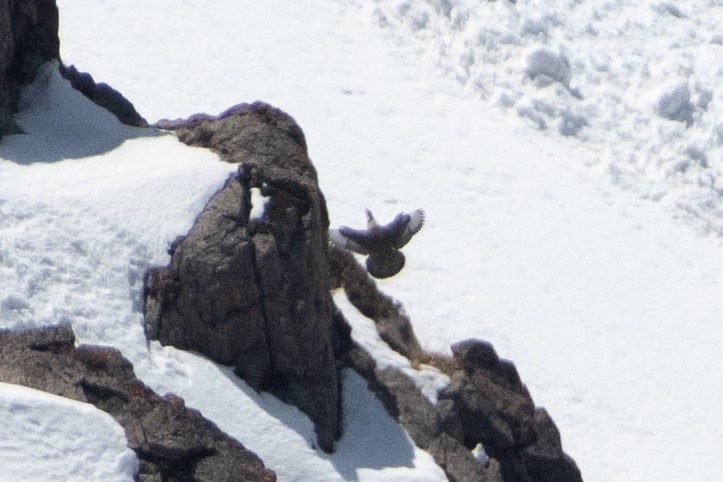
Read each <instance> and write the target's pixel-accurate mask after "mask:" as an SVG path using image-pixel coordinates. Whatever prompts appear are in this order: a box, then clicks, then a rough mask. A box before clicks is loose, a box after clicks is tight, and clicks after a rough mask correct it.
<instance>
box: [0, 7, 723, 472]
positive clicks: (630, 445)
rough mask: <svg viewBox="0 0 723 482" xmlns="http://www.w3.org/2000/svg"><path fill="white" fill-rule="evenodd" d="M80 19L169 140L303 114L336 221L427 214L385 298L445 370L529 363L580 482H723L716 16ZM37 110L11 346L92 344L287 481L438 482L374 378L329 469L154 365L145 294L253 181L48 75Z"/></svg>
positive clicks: (671, 11)
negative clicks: (182, 244)
mask: <svg viewBox="0 0 723 482" xmlns="http://www.w3.org/2000/svg"><path fill="white" fill-rule="evenodd" d="M59 6H60V11H61V23H62V30H61V40H62V55H63V58H64V60H65V61H66V62H68V63H75V64H76V65H77V67H78V68H79V69H81V70H87V71H90V72H92V74H93V75H94V77H95V78H96V79H97V80H98V81H105V82H109V83H110V84H111V85H113V86H114V87H116V88H118V89H119V90H121V91H122V92H123V93H124V94H125V95H126V96H127V97H129V98H130V99H131V100H132V101H133V102H134V103H135V105H136V107H137V108H138V110H139V111H140V112H141V113H142V114H143V115H144V116H146V117H147V118H148V119H149V120H151V121H153V120H156V119H158V118H162V117H168V118H173V117H180V116H188V115H190V114H192V113H195V112H209V113H218V112H220V111H222V110H224V109H226V108H227V107H229V106H230V105H233V104H236V103H238V102H241V101H253V100H256V99H262V100H265V101H268V102H270V103H272V104H275V105H277V106H279V107H281V108H283V109H285V110H287V111H288V112H290V113H291V114H292V115H294V116H295V118H296V119H297V120H298V121H299V123H300V124H301V126H302V128H303V129H304V131H305V133H306V136H307V141H308V144H309V146H310V154H311V156H312V158H313V160H314V163H315V165H316V166H317V169H318V171H319V177H320V181H321V187H322V189H323V190H324V193H325V195H326V198H327V202H328V205H329V211H330V216H331V218H332V222H333V223H334V224H346V225H350V226H361V225H363V222H364V215H363V213H364V211H363V209H364V208H365V207H369V208H371V209H372V210H373V211H374V212H375V215H376V216H377V218H378V219H380V220H384V219H386V218H389V217H391V216H393V215H394V214H396V213H397V212H398V211H401V210H408V209H413V208H416V207H424V208H425V210H426V212H427V226H425V228H424V229H423V230H422V231H421V232H420V233H419V234H418V235H417V236H415V238H414V241H413V242H411V243H410V245H409V246H408V247H407V248H405V253H406V254H407V263H408V264H407V267H406V268H405V270H404V271H403V272H402V273H401V274H400V275H399V276H397V277H394V278H392V279H390V280H386V281H383V282H382V283H380V284H381V285H382V288H383V289H384V290H386V291H387V292H388V293H390V294H391V295H393V296H395V297H396V298H397V299H399V300H400V301H402V302H403V303H404V304H405V306H406V308H407V310H408V312H409V314H410V316H411V318H412V320H413V322H414V323H415V327H416V330H417V332H418V335H419V337H420V339H421V340H422V342H423V344H425V345H426V346H428V347H429V348H432V349H436V350H441V351H445V350H447V349H448V348H447V347H448V345H449V344H450V343H452V342H454V341H458V340H460V339H462V338H465V337H470V336H474V337H480V338H484V339H487V340H490V341H491V342H492V343H494V345H495V346H496V348H497V350H498V352H499V353H500V355H501V356H503V357H506V358H510V359H512V360H514V362H515V363H516V365H517V366H518V369H519V371H520V374H521V376H522V379H523V380H524V381H525V382H526V383H527V384H528V386H529V388H530V391H531V393H532V396H533V398H534V399H535V401H536V402H537V403H538V404H539V405H543V406H545V407H546V408H547V409H548V410H549V412H550V413H551V415H552V417H553V418H554V420H555V421H556V423H557V424H558V427H559V428H560V431H561V433H562V437H563V446H564V448H565V449H566V450H567V451H568V453H570V454H571V455H572V456H573V457H574V458H575V460H576V461H577V462H578V464H579V466H580V468H581V470H582V472H583V476H584V478H585V480H588V481H654V480H655V481H657V480H701V481H714V480H720V479H722V478H723V466H721V464H720V463H719V461H718V457H717V453H718V452H720V449H721V448H723V411H721V410H719V409H718V407H719V406H720V405H721V401H723V388H722V387H723V362H722V361H721V359H720V357H719V350H718V341H717V340H719V339H720V337H721V331H722V329H721V328H719V320H720V319H721V317H722V316H723V299H722V297H720V296H719V292H720V286H719V283H718V273H720V272H721V268H723V247H722V246H721V242H720V239H719V237H718V235H717V234H716V233H717V232H718V229H719V228H718V226H719V222H720V221H719V204H718V203H719V200H718V198H719V196H718V194H717V188H716V186H717V183H719V182H720V181H719V178H720V175H719V173H718V169H719V168H720V167H719V166H720V163H721V161H723V159H721V155H720V153H721V148H720V145H721V139H720V125H721V124H720V123H721V112H723V110H721V107H720V106H719V102H718V100H719V96H720V92H717V91H716V88H717V85H718V83H717V82H716V81H717V80H718V79H719V78H720V73H721V72H720V69H721V63H720V62H721V55H720V37H719V32H717V31H716V29H717V28H718V27H717V26H718V25H720V24H722V23H723V22H722V21H721V20H722V19H721V8H720V7H721V4H720V1H714V0H713V1H707V2H699V3H695V4H682V3H681V4H676V3H674V2H667V3H664V2H657V3H655V2H642V3H640V2H638V3H633V2H624V1H617V2H612V1H608V2H593V1H591V0H588V1H571V2H563V3H560V4H559V5H558V4H555V5H552V6H550V5H547V4H545V5H544V8H542V4H541V3H540V2H536V1H534V0H531V1H529V2H523V1H518V2H517V3H516V4H515V5H511V4H508V3H507V2H504V1H501V0H500V1H497V2H483V3H481V4H480V3H479V2H467V1H465V0H456V1H452V0H448V1H445V0H436V1H432V0H429V1H419V2H409V1H401V0H397V1H378V2H374V3H371V2H364V3H362V2H356V1H354V0H340V1H339V2H328V3H321V2H314V3H312V2H282V1H280V0H269V1H267V2H250V1H245V0H244V1H238V0H235V1H231V0H224V1H219V2H216V3H214V6H213V8H210V7H208V5H207V4H204V3H202V2H193V1H184V2H178V1H174V2H171V1H170V0H156V1H155V2H152V3H149V2H142V1H140V0H127V1H124V2H120V1H111V0H108V1H103V2H99V1H90V0H73V1H72V2H71V1H67V0H61V1H60V2H59ZM676 12H677V13H676ZM678 14H681V15H678ZM682 14H684V15H682ZM628 19H630V20H628ZM693 33H694V35H692V34H693ZM681 65H682V67H681ZM550 66H552V67H550ZM683 67H685V68H683ZM673 73H675V74H676V75H675V77H676V78H677V77H678V76H680V78H682V79H684V80H679V81H678V80H676V81H675V82H674V83H673V86H672V87H670V88H668V87H665V88H663V87H664V86H663V84H665V82H667V80H668V79H669V78H672V77H673V76H672V74H673ZM533 77H534V78H533ZM666 85H667V84H666ZM681 86H683V87H681ZM685 87H687V89H688V91H689V98H688V96H687V95H686V93H685ZM34 88H35V89H36V91H35V92H33V91H30V94H28V101H27V103H25V104H24V111H23V113H21V114H20V119H21V121H23V122H25V123H24V124H23V125H24V126H25V127H26V130H27V131H28V132H29V135H28V136H14V137H11V138H6V139H5V140H3V142H2V144H0V159H5V160H0V277H1V278H2V280H3V285H2V286H3V288H2V290H3V291H2V292H0V303H1V306H2V308H1V309H2V311H1V312H0V320H1V323H2V325H3V326H9V327H24V326H30V325H34V324H45V323H48V322H59V321H62V320H69V321H71V322H72V323H73V326H74V329H75V330H76V333H77V334H78V337H79V339H80V341H83V342H93V343H104V344H113V345H115V346H118V347H119V348H120V349H121V350H122V351H123V352H124V354H126V356H128V357H129V358H131V360H132V361H133V362H134V364H135V366H136V372H137V374H138V375H139V377H140V378H142V379H143V380H144V381H146V382H147V383H149V384H150V385H151V386H152V387H153V388H154V389H156V390H158V391H160V392H161V393H163V392H164V391H174V392H176V393H178V394H179V395H181V396H183V397H184V398H185V399H186V401H187V403H188V404H189V405H190V406H193V407H195V408H198V409H200V410H201V411H202V412H203V413H204V414H205V415H206V416H208V417H209V418H211V419H212V420H214V421H215V422H216V423H217V424H219V425H220V426H221V427H222V428H223V429H224V430H226V431H228V432H229V433H230V434H231V435H233V436H235V437H237V438H238V439H239V440H240V441H241V442H242V443H244V444H246V445H247V446H249V447H250V448H251V449H252V450H254V451H256V452H257V453H258V454H259V455H260V456H261V457H262V458H263V459H264V460H265V461H266V463H267V464H268V465H269V466H270V467H271V468H272V469H274V470H276V471H277V472H278V473H279V475H280V478H281V480H339V479H347V480H348V479H358V480H385V479H386V480H402V479H403V478H407V480H442V479H443V474H442V473H441V472H440V471H439V469H437V468H436V467H435V466H434V465H433V463H432V462H431V460H430V459H429V457H428V456H427V455H426V454H424V453H423V452H420V451H418V450H416V449H415V448H414V447H413V446H412V444H411V443H410V442H409V440H408V438H407V437H406V436H405V435H404V434H403V433H400V431H399V429H398V428H396V427H394V425H393V424H390V423H389V419H388V417H387V416H386V414H384V413H383V411H382V410H381V407H380V406H379V404H378V403H377V402H375V401H374V400H373V397H371V396H370V395H369V393H368V391H366V390H365V388H364V387H363V384H362V383H360V381H359V380H358V377H356V376H355V375H353V374H347V375H346V378H347V381H348V383H347V386H346V388H345V389H346V390H348V391H350V392H351V393H348V394H347V396H346V397H345V399H346V400H347V401H348V402H350V401H355V402H358V403H354V404H347V406H346V407H345V408H346V410H347V413H348V417H347V419H346V420H345V424H346V426H347V434H348V435H347V436H346V437H345V439H343V440H342V441H341V443H340V446H339V450H338V451H337V453H336V454H335V455H333V456H326V455H323V454H321V453H319V452H317V451H316V450H314V449H313V447H312V443H311V441H312V440H313V435H312V433H313V431H312V429H311V425H310V423H309V421H308V419H306V417H304V416H303V415H301V414H300V413H299V412H298V411H296V410H295V409H293V408H290V407H288V406H285V405H284V404H281V403H280V402H278V401H276V400H275V399H273V398H271V397H268V396H266V395H264V394H256V393H254V392H253V391H252V390H250V389H249V388H248V387H247V386H245V384H244V383H243V382H241V381H239V380H237V379H236V378H235V377H233V376H231V375H230V374H229V372H228V370H226V369H224V368H222V367H218V366H216V365H214V364H212V363H209V362H208V361H206V360H204V359H202V358H200V357H198V356H196V355H193V354H189V353H183V352H180V351H177V350H173V349H168V348H165V349H164V348H161V347H159V346H157V345H155V344H152V345H151V346H150V351H148V350H147V348H146V345H145V342H144V340H143V338H142V330H141V329H140V326H141V325H140V314H139V312H138V308H139V307H138V290H139V289H140V276H141V273H142V272H143V270H144V269H145V268H146V267H147V266H148V265H151V264H158V263H164V262H165V261H166V260H167V255H166V254H165V251H164V249H165V246H166V243H168V242H169V241H170V240H171V239H173V238H174V237H175V236H176V235H178V234H183V233H184V232H185V231H186V230H187V229H188V227H189V226H190V223H191V222H192V220H193V217H194V216H195V214H196V213H197V212H198V211H199V210H200V209H201V207H202V205H203V203H204V202H205V200H206V199H207V198H208V196H209V195H210V194H211V193H212V192H213V191H214V190H215V189H216V188H217V187H218V186H219V184H220V183H221V182H223V180H224V179H225V176H226V175H227V173H228V172H229V170H231V169H232V167H230V166H226V165H223V164H221V163H219V162H217V161H216V159H215V158H214V156H213V155H211V154H209V153H207V152H203V151H198V150H195V149H189V148H186V147H183V146H181V145H179V144H178V143H176V142H175V141H174V139H173V138H172V137H170V136H167V135H161V134H158V133H156V132H154V131H149V130H137V129H130V128H125V127H121V126H119V125H118V124H117V123H115V122H114V121H113V119H110V118H108V117H107V116H106V117H103V113H99V112H97V110H94V109H93V108H92V107H91V106H89V105H88V104H87V103H84V102H83V100H82V99H79V98H77V96H75V95H74V93H72V92H70V91H68V90H67V86H66V85H65V84H64V83H62V82H61V81H60V80H59V79H57V78H54V77H52V76H48V77H46V78H45V84H44V86H43V83H42V82H41V83H40V84H38V85H36V87H34ZM666 89H672V90H666ZM668 93H674V94H675V95H672V96H671V95H668ZM706 98H709V99H708V101H706V100H705V99H706ZM676 99H678V100H680V99H683V102H682V103H679V104H676V102H677V100H676ZM686 99H687V103H686ZM676 105H678V106H679V107H681V108H680V109H675V108H674V107H675V106H676ZM73 109H75V110H73ZM666 115H667V116H668V117H672V118H673V119H672V120H671V119H667V118H665V116H666ZM23 116H24V117H23ZM95 116H100V117H95ZM675 117H681V119H682V120H676V119H675ZM69 119H70V121H69ZM82 119H92V121H91V122H89V123H87V124H86V125H85V126H83V125H80V126H79V127H78V128H73V126H74V125H78V124H77V122H82ZM530 119H532V120H533V122H532V123H530ZM88 124H90V125H88ZM543 124H544V125H545V126H548V127H547V128H546V129H542V130H540V129H539V127H541V126H542V125H543ZM89 128H90V129H89ZM560 132H562V133H563V134H567V135H560ZM701 160H704V161H705V162H702V161H701ZM32 161H43V162H35V163H32ZM679 162H681V164H678V163H679ZM686 163H687V164H686ZM676 166H677V167H676ZM611 181H612V182H611ZM681 208H682V209H681ZM149 226H156V229H152V230H149ZM700 228H704V229H700ZM705 229H708V231H709V232H708V234H706V233H705ZM6 287H7V288H6ZM344 310H345V313H347V315H348V316H349V318H350V319H351V320H352V323H353V325H354V334H355V336H357V337H359V338H361V339H362V341H363V342H364V343H365V344H366V345H367V346H370V347H373V348H375V349H377V350H379V351H378V354H379V356H384V357H385V363H397V362H399V361H398V360H396V361H395V358H394V355H393V354H390V353H386V354H385V353H383V350H384V348H383V347H381V346H380V345H379V343H378V340H376V339H375V338H374V335H373V332H372V331H371V330H369V326H368V322H366V320H364V319H362V318H361V317H359V316H358V315H356V314H355V313H354V312H353V310H351V309H349V307H348V305H346V306H344ZM407 369H409V368H407ZM424 376H425V377H427V379H428V380H429V386H434V383H437V382H436V381H434V378H433V377H432V376H431V375H429V374H425V375H424ZM201 381H203V383H201ZM279 422H281V423H279ZM369 427H374V428H375V430H378V432H370V431H369V430H368V428H369ZM382 442H384V443H386V445H383V444H382ZM280 447H283V448H280Z"/></svg>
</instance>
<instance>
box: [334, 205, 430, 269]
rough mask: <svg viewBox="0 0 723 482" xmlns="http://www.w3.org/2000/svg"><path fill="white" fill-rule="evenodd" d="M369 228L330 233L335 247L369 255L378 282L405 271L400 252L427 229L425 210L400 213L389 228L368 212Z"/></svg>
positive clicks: (368, 262) (402, 256)
mask: <svg viewBox="0 0 723 482" xmlns="http://www.w3.org/2000/svg"><path fill="white" fill-rule="evenodd" d="M366 213H367V228H366V229H352V228H349V227H347V226H341V227H340V228H338V229H330V230H329V241H330V243H331V244H332V246H336V247H338V248H342V249H346V250H349V251H354V252H355V253H359V254H364V255H367V259H366V268H367V271H368V272H369V274H370V275H372V276H374V277H375V278H380V279H383V278H389V277H391V276H394V275H395V274H397V273H399V272H400V271H401V270H402V268H403V267H404V261H405V258H404V254H402V252H401V251H399V250H400V249H401V248H402V247H403V246H404V245H405V244H407V243H408V242H409V240H410V239H412V236H414V234H415V233H417V231H419V230H420V229H422V226H423V225H424V210H423V209H417V210H416V211H412V212H411V213H399V214H397V216H396V217H395V218H394V220H392V222H390V223H389V224H386V225H383V226H382V225H380V224H379V223H378V222H377V220H376V219H374V215H373V214H372V212H371V211H370V210H369V209H367V210H366Z"/></svg>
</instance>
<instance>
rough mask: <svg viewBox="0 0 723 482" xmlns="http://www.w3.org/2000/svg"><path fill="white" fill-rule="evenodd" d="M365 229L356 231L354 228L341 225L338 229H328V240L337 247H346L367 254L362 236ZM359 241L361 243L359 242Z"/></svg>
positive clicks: (364, 234) (363, 236)
mask: <svg viewBox="0 0 723 482" xmlns="http://www.w3.org/2000/svg"><path fill="white" fill-rule="evenodd" d="M365 237H366V231H358V230H356V229H351V228H347V227H346V226H342V227H341V228H339V229H330V230H329V242H330V243H331V244H332V246H336V247H337V248H342V249H347V250H349V251H354V252H356V253H359V254H369V250H368V249H367V248H366V247H364V242H363V240H364V238H365ZM360 241H361V243H360Z"/></svg>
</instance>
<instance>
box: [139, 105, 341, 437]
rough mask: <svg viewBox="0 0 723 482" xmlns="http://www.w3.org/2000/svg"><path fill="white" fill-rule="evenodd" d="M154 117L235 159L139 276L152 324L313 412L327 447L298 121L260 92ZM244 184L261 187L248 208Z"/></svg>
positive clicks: (324, 334) (323, 287)
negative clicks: (196, 111) (183, 115)
mask: <svg viewBox="0 0 723 482" xmlns="http://www.w3.org/2000/svg"><path fill="white" fill-rule="evenodd" d="M159 127H162V128H166V129H173V130H175V131H176V133H177V134H178V137H179V139H181V140H182V141H183V142H186V143H187V144H190V145H195V146H202V147H209V148H211V149H212V150H214V151H216V152H218V153H219V154H220V156H221V158H222V159H223V160H224V161H227V162H232V163H239V170H238V173H237V174H235V175H233V176H231V177H230V178H229V179H228V181H227V182H226V184H225V185H224V187H223V188H222V189H221V190H220V191H219V192H218V193H217V194H216V195H214V196H213V197H212V198H211V200H210V201H209V202H208V204H207V205H206V207H205V209H204V211H203V212H202V213H201V214H200V215H199V217H198V219H197V220H196V223H195V225H194V226H193V228H192V229H191V231H190V232H189V233H188V235H187V236H185V237H183V238H180V239H178V240H177V241H176V242H175V243H174V245H173V246H172V259H171V263H170V265H169V266H168V267H165V268H160V269H157V270H154V271H152V272H151V273H150V275H149V276H148V281H147V286H148V296H147V298H146V300H147V303H146V320H147V324H148V332H149V334H150V336H151V337H152V338H155V339H158V340H159V341H160V342H161V343H163V344H167V345H174V346H177V347H179V348H185V349H191V350H197V351H199V352H201V353H204V354H206V355H207V356H209V357H210V358H211V359H213V360H215V361H217V362H219V363H223V364H226V365H232V366H234V367H235V372H236V373H237V374H238V375H239V376H241V377H242V378H244V379H245V380H246V381H247V382H248V383H249V384H250V385H251V386H252V387H254V388H256V389H260V390H268V391H270V392H272V393H274V394H275V395H277V396H278V397H280V398H281V399H283V400H285V401H288V402H290V403H292V404H294V405H296V406H298V407H299V408H300V409H301V410H302V411H304V412H305V413H307V414H308V415H309V417H310V418H311V420H312V421H313V422H314V425H315V427H316V432H317V439H318V444H319V446H320V447H321V448H322V449H324V450H326V451H331V450H332V449H333V445H334V440H335V439H336V438H337V437H338V434H339V397H340V395H339V381H338V380H339V378H338V370H337V367H336V362H335V359H334V353H333V346H332V339H331V337H332V328H331V322H332V314H333V311H332V310H333V308H332V307H333V303H332V300H331V295H330V292H329V284H330V282H329V265H328V256H327V235H326V233H327V230H328V226H329V221H328V217H327V214H326V205H325V203H324V200H323V197H322V195H321V193H320V192H319V189H318V184H317V178H316V172H315V170H314V168H313V166H312V165H311V163H310V161H309V158H308V156H307V154H306V141H305V139H304V135H303V132H302V131H301V129H300V128H299V127H298V126H297V125H296V123H295V122H294V121H293V119H291V118H290V117H289V116H288V115H286V114H284V113H283V112H281V111H280V110H278V109H275V108H273V107H271V106H268V105H266V104H263V103H255V104H252V105H241V106H237V107H234V108H232V109H230V110H228V111H227V112H225V113H223V114H221V115H220V116H218V117H210V116H196V117H194V118H191V119H189V120H188V121H174V122H169V121H166V122H161V123H159ZM253 190H258V196H255V197H257V198H259V199H262V198H263V197H266V199H267V200H266V201H265V202H264V206H263V214H262V215H260V216H259V217H256V218H254V217H252V216H251V211H252V202H251V199H252V191H253ZM257 209H259V210H260V209H261V206H257Z"/></svg>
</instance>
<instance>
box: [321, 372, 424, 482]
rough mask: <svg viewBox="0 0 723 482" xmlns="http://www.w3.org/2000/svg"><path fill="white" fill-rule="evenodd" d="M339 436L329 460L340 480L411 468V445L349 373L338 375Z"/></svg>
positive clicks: (362, 381)
mask: <svg viewBox="0 0 723 482" xmlns="http://www.w3.org/2000/svg"><path fill="white" fill-rule="evenodd" d="M342 384H343V389H342V400H343V401H342V403H343V406H344V408H343V410H342V414H343V422H342V424H343V425H342V426H343V432H342V436H341V439H339V441H338V442H337V449H336V451H335V452H334V453H333V454H331V456H330V457H329V459H330V461H331V463H332V465H333V466H334V468H335V469H336V471H337V472H338V473H339V475H341V477H342V478H343V479H344V480H358V470H359V469H362V468H366V469H373V470H382V469H385V468H393V467H409V468H412V467H414V451H415V448H414V445H413V443H412V441H411V439H410V438H409V437H408V436H407V434H406V433H405V432H404V430H403V429H402V427H401V426H400V425H399V423H397V422H396V421H395V420H394V419H393V418H392V417H390V416H389V414H388V413H387V411H386V410H385V409H384V405H382V402H381V401H380V400H379V399H378V398H377V397H376V395H374V393H373V392H372V391H371V390H369V388H368V387H367V382H366V380H365V379H364V378H363V377H362V376H361V375H359V374H358V373H357V372H355V371H354V370H352V369H349V368H347V369H344V370H343V371H342Z"/></svg>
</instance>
